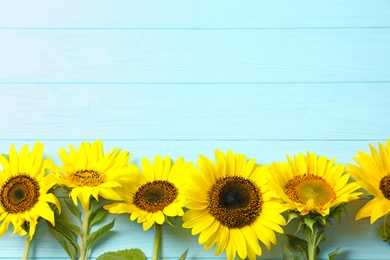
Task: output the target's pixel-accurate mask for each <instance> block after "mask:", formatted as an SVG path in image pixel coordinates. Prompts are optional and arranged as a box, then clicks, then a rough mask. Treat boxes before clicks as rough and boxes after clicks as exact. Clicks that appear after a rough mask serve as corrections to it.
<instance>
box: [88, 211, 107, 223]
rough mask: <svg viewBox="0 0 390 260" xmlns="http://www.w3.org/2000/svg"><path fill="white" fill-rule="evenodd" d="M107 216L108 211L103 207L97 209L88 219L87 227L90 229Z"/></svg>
mask: <svg viewBox="0 0 390 260" xmlns="http://www.w3.org/2000/svg"><path fill="white" fill-rule="evenodd" d="M107 216H108V211H107V210H105V209H104V208H103V207H99V208H97V209H96V210H95V211H94V212H93V213H92V214H91V216H90V217H89V223H90V224H89V226H90V227H92V226H93V225H95V224H96V223H98V222H99V221H101V220H104V219H105V218H106V217H107Z"/></svg>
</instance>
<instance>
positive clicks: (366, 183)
mask: <svg viewBox="0 0 390 260" xmlns="http://www.w3.org/2000/svg"><path fill="white" fill-rule="evenodd" d="M378 145H379V151H378V150H376V149H375V148H374V147H373V146H372V145H370V151H371V154H368V153H365V152H357V154H358V157H355V158H353V159H354V160H355V161H356V162H357V164H358V165H354V164H348V167H347V172H348V173H350V174H351V175H352V176H353V177H354V178H355V179H356V181H357V183H358V184H360V185H361V186H362V188H363V189H365V190H366V191H367V192H368V193H369V194H370V195H372V196H373V199H372V200H370V201H369V202H368V203H366V204H365V205H364V206H363V207H362V208H361V209H360V210H359V211H358V213H357V214H356V219H357V220H358V219H361V218H366V217H370V223H371V224H372V223H374V222H375V221H376V220H377V219H379V218H380V217H382V216H387V215H389V214H390V140H388V141H387V143H386V146H385V145H383V144H382V143H379V144H378Z"/></svg>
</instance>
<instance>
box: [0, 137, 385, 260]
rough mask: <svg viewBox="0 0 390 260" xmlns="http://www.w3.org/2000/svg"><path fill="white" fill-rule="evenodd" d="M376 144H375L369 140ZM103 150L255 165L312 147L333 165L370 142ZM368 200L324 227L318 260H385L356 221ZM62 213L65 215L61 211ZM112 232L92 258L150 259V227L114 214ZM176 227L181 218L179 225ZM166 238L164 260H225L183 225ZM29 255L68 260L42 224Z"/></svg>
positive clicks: (3, 146)
mask: <svg viewBox="0 0 390 260" xmlns="http://www.w3.org/2000/svg"><path fill="white" fill-rule="evenodd" d="M11 143H15V145H16V147H17V149H20V148H21V146H22V145H24V144H26V143H30V144H32V143H33V141H29V142H27V141H14V140H6V141H4V140H3V141H0V152H1V153H4V152H6V151H8V149H9V147H10V145H11ZM69 143H72V144H74V145H77V144H78V143H79V141H78V140H57V141H45V142H44V144H45V154H46V155H47V156H51V157H52V158H53V160H54V161H55V162H56V163H59V160H58V156H57V155H56V152H57V151H58V149H59V148H61V147H66V146H67V145H68V144H69ZM373 144H375V143H373ZM104 147H105V150H106V151H108V150H109V149H111V148H114V147H121V148H123V149H127V150H130V151H131V153H132V154H133V157H132V158H131V161H132V162H134V163H136V164H138V165H139V163H140V160H141V158H142V157H147V158H149V159H151V158H153V157H154V156H155V155H156V154H158V153H160V154H161V155H162V156H166V155H170V156H171V157H172V158H178V157H179V156H184V157H185V158H186V160H187V161H195V160H196V159H197V154H199V153H201V154H203V155H205V156H208V157H210V158H212V159H213V152H214V149H215V148H220V149H221V150H223V151H226V150H227V149H233V151H234V152H240V153H245V154H247V155H248V157H251V158H256V161H257V162H258V163H261V164H264V163H270V162H271V161H285V154H286V153H289V154H293V153H298V152H305V151H306V150H310V151H311V152H313V151H316V152H317V153H318V154H321V155H326V156H328V157H329V158H333V157H337V163H342V164H344V163H347V162H352V159H351V158H352V157H353V156H355V154H356V153H355V151H356V150H362V151H365V152H368V151H369V149H368V145H367V142H365V141H337V142H336V141H335V142H321V141H317V142H313V141H311V142H302V141H299V142H285V141H268V142H226V141H211V142H195V141H186V142H168V141H166V142H162V141H160V142H155V141H154V142H152V141H149V142H148V141H126V140H120V141H104ZM364 203H366V200H362V201H357V202H353V203H351V204H349V205H348V206H347V212H348V215H342V220H341V224H338V223H337V222H334V223H333V225H332V226H331V227H330V228H329V229H327V231H326V234H327V240H326V242H325V243H323V245H322V246H321V252H322V254H321V258H320V259H326V256H327V254H328V253H329V252H331V251H333V250H334V249H335V248H337V247H338V246H343V247H342V249H341V252H340V253H341V255H340V258H341V259H362V260H363V259H377V260H379V259H388V253H389V251H388V250H389V249H388V246H387V245H386V244H385V243H384V242H382V241H380V240H378V239H377V238H376V228H377V224H375V225H370V224H369V221H368V219H365V220H361V221H354V216H355V214H356V212H357V211H358V210H359V209H360V208H361V207H362V205H363V204H364ZM64 214H65V216H66V215H67V214H69V213H68V212H67V211H66V209H64ZM115 217H116V225H115V227H114V230H113V232H112V233H111V235H109V236H108V237H106V238H104V239H102V240H101V241H100V242H99V243H98V244H97V245H96V248H95V250H93V252H92V259H95V258H96V257H97V256H98V255H100V254H102V253H104V252H106V251H110V250H119V249H124V248H130V247H140V248H142V250H144V251H145V252H146V254H147V256H148V257H150V256H151V254H152V243H153V242H152V239H153V230H152V229H151V230H150V231H148V232H143V231H142V227H141V226H140V225H138V224H136V223H134V222H129V219H128V215H118V216H115ZM178 226H179V227H180V221H179V225H178ZM294 231H295V227H294V226H293V225H289V226H287V227H286V233H290V234H292V233H294ZM163 234H164V238H163V239H164V240H163V241H164V242H163V249H162V256H164V257H166V258H167V259H177V258H178V255H180V254H181V252H183V251H184V250H186V249H187V248H188V247H189V249H190V250H189V255H188V256H189V259H224V258H225V257H224V254H221V255H220V256H219V257H214V248H212V249H211V250H209V251H204V250H203V246H202V245H199V244H198V242H197V241H198V237H197V236H192V235H191V234H190V231H189V230H184V229H181V228H172V227H170V226H169V225H164V231H163ZM23 242H24V240H23V238H20V237H19V236H17V235H14V236H8V235H5V236H4V237H2V238H1V243H0V250H1V252H2V254H1V255H0V259H13V258H14V259H20V253H21V252H20V248H21V247H22V245H23ZM286 242H287V241H286V239H285V238H284V237H283V236H280V235H279V236H278V244H277V245H275V246H273V247H272V249H271V250H270V251H267V250H266V249H265V248H263V250H264V252H263V257H262V259H280V257H281V249H282V247H283V244H284V243H286ZM30 256H31V257H35V258H34V259H42V260H43V259H47V257H48V256H50V259H67V257H66V254H65V253H64V252H63V251H62V249H61V247H60V246H59V245H58V244H57V242H56V241H55V240H53V239H52V238H51V236H50V235H49V233H48V231H47V228H46V227H45V226H42V227H41V228H39V229H38V231H37V236H36V239H35V240H34V243H33V246H32V251H31V255H30Z"/></svg>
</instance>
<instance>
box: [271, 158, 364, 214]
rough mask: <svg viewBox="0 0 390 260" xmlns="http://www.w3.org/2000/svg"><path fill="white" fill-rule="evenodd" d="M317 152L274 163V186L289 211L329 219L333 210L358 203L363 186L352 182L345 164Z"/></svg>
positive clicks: (272, 169)
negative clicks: (348, 203) (315, 214)
mask: <svg viewBox="0 0 390 260" xmlns="http://www.w3.org/2000/svg"><path fill="white" fill-rule="evenodd" d="M335 160H336V159H333V160H331V161H329V160H328V158H327V157H325V156H320V157H317V155H316V153H309V152H307V154H306V156H305V155H304V154H302V153H300V154H299V155H297V156H296V155H295V156H294V158H291V157H290V156H288V155H287V162H282V163H277V162H274V163H273V164H272V167H271V171H272V173H273V174H272V176H273V177H272V181H271V185H272V187H273V188H274V189H275V191H276V192H277V193H278V194H279V196H280V197H281V198H282V200H283V202H284V207H285V208H286V210H291V211H297V212H299V214H300V215H307V214H309V213H310V212H314V213H318V214H320V215H322V216H323V217H325V216H328V215H329V214H330V212H331V209H334V208H336V207H337V206H339V205H341V204H344V203H347V202H349V201H352V200H356V199H358V198H359V195H361V193H360V192H357V191H356V190H357V189H359V185H358V184H357V183H356V182H350V175H349V174H346V173H345V172H344V166H343V165H342V164H337V165H335V164H334V163H335Z"/></svg>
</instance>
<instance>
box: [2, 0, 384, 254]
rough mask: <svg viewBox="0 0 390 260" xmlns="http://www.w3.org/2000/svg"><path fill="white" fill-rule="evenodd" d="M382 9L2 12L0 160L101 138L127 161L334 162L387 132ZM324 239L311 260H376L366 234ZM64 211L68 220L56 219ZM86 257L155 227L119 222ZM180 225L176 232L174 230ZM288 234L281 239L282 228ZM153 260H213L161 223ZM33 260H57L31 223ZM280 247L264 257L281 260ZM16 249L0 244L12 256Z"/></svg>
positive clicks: (25, 7)
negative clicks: (19, 151) (29, 148)
mask: <svg viewBox="0 0 390 260" xmlns="http://www.w3.org/2000/svg"><path fill="white" fill-rule="evenodd" d="M389 46H390V1H388V0H382V1H380V0H378V1H326V2H325V1H267V2H266V1H246V2H244V3H241V2H238V1H212V2H210V1H142V2H139V1H90V0H86V1H75V0H69V1H66V0H58V1H44V0H37V1H10V0H3V1H0V111H1V114H0V115H1V117H0V118H1V123H0V153H7V151H8V149H9V147H10V146H11V144H12V143H15V144H16V146H17V147H18V148H20V147H21V146H22V145H23V144H26V143H28V144H32V143H34V142H35V141H37V140H39V141H42V142H43V143H44V144H45V151H46V152H45V155H47V156H50V157H52V158H53V160H54V161H55V162H58V163H59V159H58V156H57V154H56V152H57V151H58V150H59V148H61V147H67V146H68V144H74V145H78V144H79V143H80V142H81V141H86V140H90V141H91V140H94V139H98V138H99V139H102V140H103V142H104V146H105V150H107V151H108V150H109V149H110V148H113V147H122V148H123V149H126V150H129V151H130V152H131V153H132V158H131V161H132V162H134V163H136V164H139V163H140V160H141V158H142V157H147V158H149V159H151V158H153V157H154V156H155V155H157V154H161V155H163V156H164V155H169V156H172V157H173V158H178V157H179V156H184V157H185V158H186V159H187V160H189V161H196V160H197V156H198V154H203V155H205V156H208V157H211V158H212V157H213V153H214V150H215V149H216V148H219V149H221V150H223V151H227V150H228V149H232V150H233V151H234V152H237V153H244V154H247V156H248V157H251V158H256V159H257V162H258V163H260V164H265V163H270V162H272V161H284V160H285V155H286V154H295V153H299V152H305V151H307V150H308V151H311V152H317V153H318V154H321V155H326V156H328V157H330V158H334V157H336V158H337V162H338V163H342V164H346V163H350V162H353V161H352V158H353V157H354V156H355V155H356V151H357V150H361V151H366V152H368V151H369V149H368V144H369V143H372V144H374V145H376V144H377V142H379V141H381V142H384V141H385V140H387V139H389V136H390V130H389V129H390V120H389V118H390V112H389V111H390V109H389V108H390V105H389V100H390V73H389V71H390V47H389ZM365 202H366V201H357V202H354V203H351V204H350V205H348V216H343V219H342V221H341V223H340V224H338V223H333V225H332V227H331V228H330V229H328V230H327V231H326V232H327V241H326V242H325V243H324V245H323V246H322V253H321V259H326V255H327V253H329V252H330V251H333V250H334V249H335V248H336V247H338V246H340V245H341V246H343V247H342V249H341V254H340V256H339V258H338V259H361V260H363V259H377V260H379V259H390V247H389V246H388V245H387V244H385V243H383V242H381V241H379V240H378V239H376V238H375V235H376V228H377V225H369V222H368V220H361V221H354V216H355V214H356V212H357V211H358V210H359V208H360V207H361V206H362V205H363V204H364V203H365ZM65 214H66V213H65ZM116 223H117V224H116V226H115V227H114V231H113V232H111V234H110V235H109V236H108V237H106V238H104V239H103V240H102V241H100V242H99V244H98V245H97V247H96V249H95V250H93V252H92V259H95V258H96V257H97V256H98V255H100V254H101V253H103V252H105V251H109V250H119V249H124V248H129V247H140V248H141V249H142V250H144V251H145V253H146V254H147V255H148V256H149V257H150V256H151V252H152V239H153V231H152V230H150V231H148V232H143V231H142V228H141V226H139V225H137V224H136V223H133V222H130V221H129V219H128V216H126V215H123V216H117V222H116ZM179 224H180V223H179ZM293 231H294V228H293V227H291V226H288V227H287V228H286V232H290V233H291V232H293ZM163 233H164V242H163V245H162V256H163V257H166V258H167V259H177V258H178V256H179V255H180V254H181V253H182V252H183V251H184V250H185V249H187V248H188V247H189V249H190V250H189V258H190V259H214V258H219V259H224V254H221V255H220V256H219V257H215V256H214V249H211V250H209V251H205V250H203V247H202V246H201V245H199V244H198V243H197V237H196V236H191V234H190V231H189V230H183V229H181V228H172V227H170V226H169V225H164V232H163ZM37 234H38V235H37V239H36V240H35V241H34V244H33V247H32V252H31V254H30V255H31V259H39V260H43V259H68V258H67V256H66V254H65V253H64V252H63V251H62V248H61V247H60V246H59V245H58V244H57V242H56V241H54V240H53V239H52V238H51V237H50V236H48V233H47V229H46V227H44V226H43V227H41V228H40V229H39V230H38V233H37ZM283 243H286V240H285V238H284V237H283V236H278V244H277V245H276V246H274V247H272V249H271V250H270V251H267V250H266V249H265V248H263V249H264V253H263V259H280V256H281V249H282V247H283ZM22 246H23V238H20V237H18V236H8V235H5V236H4V237H2V238H0V252H1V253H0V259H20V255H21V248H22Z"/></svg>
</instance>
